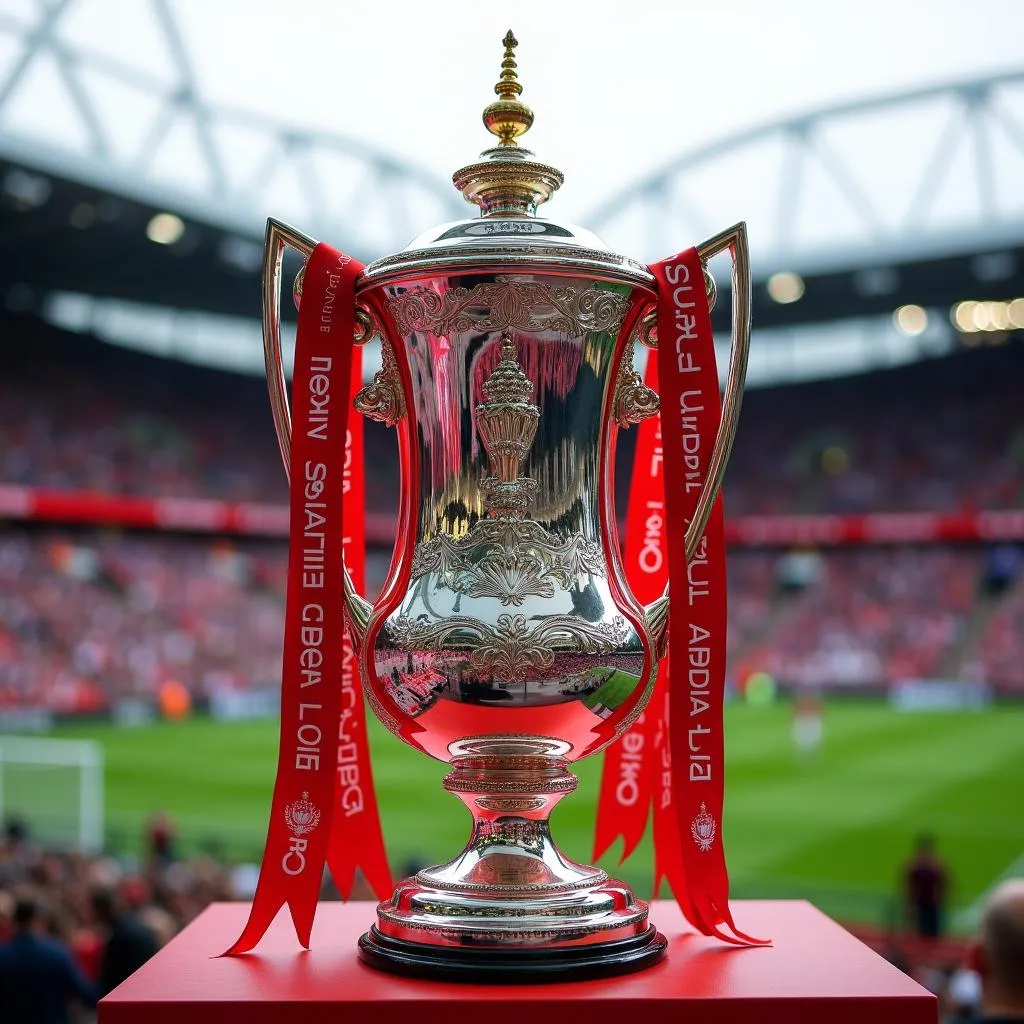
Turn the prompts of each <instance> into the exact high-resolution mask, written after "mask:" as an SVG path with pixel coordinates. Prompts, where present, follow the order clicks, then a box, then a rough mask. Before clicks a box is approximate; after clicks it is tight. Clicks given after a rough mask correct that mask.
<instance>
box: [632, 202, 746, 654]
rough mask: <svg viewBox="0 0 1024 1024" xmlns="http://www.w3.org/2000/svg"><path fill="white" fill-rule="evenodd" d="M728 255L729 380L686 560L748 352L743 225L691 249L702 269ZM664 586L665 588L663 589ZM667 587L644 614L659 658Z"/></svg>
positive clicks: (707, 511)
mask: <svg viewBox="0 0 1024 1024" xmlns="http://www.w3.org/2000/svg"><path fill="white" fill-rule="evenodd" d="M726 249H728V250H729V256H730V257H731V259H732V346H731V348H730V351H729V375H728V377H727V378H726V383H725V397H724V399H723V401H722V422H721V425H720V426H719V428H718V436H717V437H716V438H715V446H714V448H713V449H712V451H711V461H710V462H709V463H708V475H707V479H706V480H705V481H704V488H703V490H702V491H701V492H700V496H699V497H698V499H697V506H696V508H695V509H694V513H693V519H691V520H690V525H689V526H688V527H687V530H686V558H687V561H689V559H690V558H692V557H693V553H694V551H695V550H696V549H697V544H698V542H699V541H700V538H701V536H702V535H703V533H704V528H705V527H706V526H707V524H708V519H709V518H710V517H711V510H712V508H714V504H715V500H716V499H717V498H718V493H719V491H721V489H722V478H723V477H724V476H725V467H726V464H727V463H728V461H729V455H730V454H731V452H732V443H733V440H734V439H735V437H736V426H737V424H738V423H739V418H740V405H741V404H742V402H743V385H744V383H745V381H746V379H747V355H748V353H749V351H750V255H749V253H748V250H747V225H746V223H745V222H744V221H740V222H739V223H738V224H734V225H733V226H732V227H731V228H727V229H726V230H725V231H723V232H721V233H720V234H718V235H715V236H714V238H709V239H708V240H707V241H706V242H702V243H701V244H700V245H698V246H697V254H698V255H699V256H700V259H701V262H702V263H704V264H706V263H707V262H708V260H710V259H711V258H712V257H713V256H717V255H718V254H719V253H721V252H724V251H725V250H726ZM669 585H670V584H669ZM669 585H666V587H665V593H664V594H662V596H661V597H659V598H658V599H657V600H655V601H652V602H651V604H649V605H648V606H647V608H646V609H645V611H646V616H647V625H648V628H649V629H650V632H651V639H652V640H653V641H654V645H655V648H656V649H657V651H658V652H659V653H663V651H664V646H665V633H666V629H667V627H668V607H669V605H668V601H669Z"/></svg>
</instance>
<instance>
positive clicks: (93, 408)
mask: <svg viewBox="0 0 1024 1024" xmlns="http://www.w3.org/2000/svg"><path fill="white" fill-rule="evenodd" d="M10 323H11V326H10V328H9V330H10V334H9V337H10V338H11V339H12V341H13V339H17V343H16V344H15V343H12V344H10V345H9V346H8V348H7V350H6V353H5V358H6V362H5V374H4V377H3V380H2V381H0V482H8V483H19V484H30V485H35V486H40V487H57V488H67V489H84V490H94V491H106V492H113V493H122V494H145V495H150V496H154V497H174V498H199V497H208V498H220V499H224V500H236V501H263V502H284V501H285V500H286V488H285V483H284V476H283V474H282V472H281V469H280V462H279V456H278V452H277V442H276V440H275V438H274V436H273V429H272V426H271V420H270V413H269V409H268V406H267V398H266V390H265V386H264V384H263V383H262V381H260V380H258V379H256V378H252V377H245V376H241V375H238V374H229V373H225V372H221V371H217V370H211V369H207V368H203V367H198V366H191V365H187V364H183V363H177V362H174V361H170V360H164V359H158V358H155V357H153V356H148V355H144V354H141V353H138V352H132V351H127V350H123V349H119V348H114V347H112V346H109V345H107V344H104V343H102V342H99V341H96V340H94V339H91V338H89V337H88V336H83V335H76V334H72V333H69V332H66V331H61V330H59V329H57V328H54V327H51V326H48V325H46V324H44V323H43V322H41V321H39V320H36V319H34V318H30V317H18V318H12V320H11V322H10ZM1022 342H1024V337H1022V336H1021V335H1020V334H1019V333H1018V334H1014V335H1011V336H1010V337H1009V338H1008V340H1007V341H1006V343H1005V344H1003V345H1001V346H999V347H997V348H985V349H982V350H976V351H970V350H965V351H963V352H961V353H959V354H958V355H956V356H953V357H949V358H946V359H937V360H933V361H928V362H923V363H918V364H915V365H912V366H909V367H903V368H900V369H896V370H891V371H887V372H875V373H871V374H865V375H861V376H855V377H847V378H838V379H833V380H826V381H816V382H814V383H809V384H799V385H792V386H788V387H777V388H770V389H758V390H753V391H751V392H750V393H749V394H748V395H747V397H746V399H745V402H744V409H743V418H742V421H741V427H740V430H739V433H738V435H737V440H736V446H735V452H734V455H733V459H732V461H731V463H730V466H729V472H728V476H727V482H726V502H727V509H728V512H729V514H730V515H733V516H735V515H749V514H781V513H835V514H839V513H853V512H865V511H874V512H880V511H899V512H907V511H919V510H927V511H933V512H943V511H962V510H975V509H983V508H988V509H1009V508H1019V507H1020V506H1021V504H1022V501H1024V423H1022V422H1021V421H1020V417H1019V415H1018V414H1017V401H1018V398H1019V396H1018V391H1019V385H1018V381H1019V380H1020V379H1021V374H1022V373H1024V344H1022ZM908 395H914V396H915V397H914V400H913V401H908V400H907V396H908ZM633 436H634V433H633V432H630V433H627V434H626V435H625V436H624V437H622V439H621V442H620V445H619V448H620V454H621V461H620V468H621V470H622V471H621V472H620V473H619V475H618V481H617V487H618V492H619V493H618V498H619V502H620V506H622V505H623V504H624V501H625V496H626V494H627V493H628V487H629V476H628V463H629V458H630V451H631V445H632V439H633ZM394 452H395V449H394V442H393V439H392V437H391V436H390V435H389V434H388V433H387V432H386V431H385V430H384V429H383V428H381V427H380V426H379V425H377V424H375V423H372V422H370V423H367V458H366V468H367V473H368V479H367V504H368V506H369V508H370V509H371V510H372V511H375V512H380V513H393V512H394V509H395V503H396V501H397V490H398V482H397V473H398V470H397V465H396V461H395V454H394Z"/></svg>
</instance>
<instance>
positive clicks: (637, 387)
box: [612, 343, 661, 430]
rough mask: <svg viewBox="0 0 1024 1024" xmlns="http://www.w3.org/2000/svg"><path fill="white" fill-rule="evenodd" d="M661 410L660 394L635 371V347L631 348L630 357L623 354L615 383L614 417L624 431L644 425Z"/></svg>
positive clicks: (631, 346)
mask: <svg viewBox="0 0 1024 1024" xmlns="http://www.w3.org/2000/svg"><path fill="white" fill-rule="evenodd" d="M660 408H661V399H660V398H659V397H658V393H657V392H656V391H655V390H654V389H653V388H649V387H648V386H647V385H646V384H644V382H643V378H642V377H641V376H640V374H639V373H637V372H636V370H635V369H633V345H632V343H630V346H629V357H628V358H627V357H626V354H625V353H623V356H622V362H621V363H619V375H618V377H617V378H616V381H615V396H614V398H613V399H612V416H613V417H614V418H615V422H616V423H618V425H619V426H620V427H622V428H623V429H624V430H625V429H628V428H629V427H630V426H631V425H632V424H634V423H642V422H643V421H644V420H646V419H649V418H650V417H651V416H654V415H656V414H657V412H658V410H659V409H660Z"/></svg>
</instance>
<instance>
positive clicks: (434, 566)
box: [412, 519, 606, 607]
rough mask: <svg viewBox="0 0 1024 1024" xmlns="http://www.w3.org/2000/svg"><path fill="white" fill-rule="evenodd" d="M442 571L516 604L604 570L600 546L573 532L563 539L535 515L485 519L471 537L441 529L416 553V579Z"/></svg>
mask: <svg viewBox="0 0 1024 1024" xmlns="http://www.w3.org/2000/svg"><path fill="white" fill-rule="evenodd" d="M428 573H437V574H438V583H439V584H440V585H441V586H444V587H447V588H448V589H449V590H452V591H453V592H455V593H458V594H468V595H469V596H470V597H496V598H499V599H500V600H501V603H502V604H503V605H506V606H507V605H515V606H516V607H518V606H519V605H521V604H522V603H523V601H524V600H525V599H526V598H527V597H531V596H537V597H552V596H553V595H554V593H555V586H556V585H557V586H559V587H561V588H562V589H563V590H568V589H569V588H570V587H572V586H575V584H576V583H577V581H578V580H579V578H580V577H581V576H601V577H604V576H605V574H606V568H605V561H604V554H603V552H602V551H601V548H600V545H598V544H595V543H594V542H593V541H588V540H585V539H584V538H583V537H580V536H574V537H569V538H568V539H567V540H564V541H560V540H559V539H558V538H557V537H555V536H553V535H552V534H551V533H549V532H548V531H547V530H545V529H544V527H543V526H541V525H540V524H539V523H535V522H533V521H532V520H524V521H520V522H516V521H515V520H512V521H510V520H507V519H481V520H480V521H479V522H478V523H476V525H475V526H474V527H473V529H472V530H471V531H470V533H469V534H467V536H465V537H463V538H460V539H459V540H454V539H453V538H452V537H449V536H448V535H447V534H444V533H442V534H438V535H437V536H436V537H434V538H433V539H432V540H429V541H427V542H426V543H425V544H418V545H417V546H416V550H415V552H414V553H413V560H412V578H413V579H414V580H417V579H419V578H420V577H422V576H425V575H427V574H428Z"/></svg>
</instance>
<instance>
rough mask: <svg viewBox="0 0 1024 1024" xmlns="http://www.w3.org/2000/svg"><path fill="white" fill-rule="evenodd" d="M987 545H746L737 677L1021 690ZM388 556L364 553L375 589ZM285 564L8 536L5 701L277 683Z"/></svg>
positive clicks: (247, 549)
mask: <svg viewBox="0 0 1024 1024" xmlns="http://www.w3.org/2000/svg"><path fill="white" fill-rule="evenodd" d="M986 555H987V553H986V552H985V551H982V550H979V549H977V548H963V549H953V548H934V547H921V548H914V547H891V548H878V549H869V550H864V549H860V550H838V551H827V552H810V551H804V552H781V553H780V552H767V551H761V552H759V551H743V550H738V551H734V552H733V553H731V555H730V558H729V563H728V565H729V577H730V601H729V615H730V628H729V656H730V674H731V676H732V678H733V679H734V681H737V682H739V683H742V681H743V680H744V679H745V678H746V677H747V676H748V675H749V674H750V673H751V672H754V671H758V672H767V673H769V674H770V675H771V676H772V677H773V678H774V679H775V680H776V681H777V682H779V683H781V684H784V685H789V686H806V687H811V688H818V687H822V686H846V687H864V688H882V687H884V686H885V685H886V684H888V683H891V682H894V681H898V680H902V679H920V678H927V677H934V676H936V675H940V676H943V675H944V674H945V677H948V674H949V673H953V674H959V675H961V676H962V677H964V678H968V679H972V680H982V681H985V682H989V683H992V684H996V685H998V686H999V687H1000V688H1002V689H1003V690H1007V691H1015V692H1018V693H1020V692H1024V675H1022V669H1021V665H1022V664H1024V572H1021V571H1019V570H1018V572H1017V575H1016V576H1015V577H1014V578H1013V579H1011V580H1009V581H1006V580H1004V581H1003V583H1002V585H1001V587H1000V588H997V590H996V591H992V590H991V587H990V586H989V583H990V578H989V577H990V574H989V569H990V565H989V562H990V559H988V558H987V557H986ZM389 557H390V553H389V552H383V551H374V552H372V553H371V555H370V557H369V559H368V565H367V580H368V588H369V592H370V594H371V596H372V595H373V594H374V593H375V592H376V589H377V588H378V587H379V586H380V585H381V582H382V581H383V578H384V575H385V571H386V568H387V563H388V560H389ZM286 569H287V552H286V548H285V545H284V543H283V542H271V541H265V542H261V541H253V540H247V541H228V540H223V539H208V538H195V537H192V538H190V537H174V536H167V535H160V536H153V535H148V534H135V535H132V534H127V535H126V534H118V533H114V532H103V531H98V530H94V529H87V530H75V531H72V530H55V529H52V528H48V529H33V530H26V529H24V528H16V529H10V530H7V531H3V532H0V710H3V709H5V708H7V709H9V708H26V707H33V708H43V709H46V710H48V711H51V712H54V713H58V714H60V713H64V714H71V713H83V712H93V711H105V710H110V709H111V708H112V706H113V705H114V704H116V703H117V702H118V701H120V700H124V699H126V698H140V699H143V700H146V701H150V702H153V703H159V704H162V703H163V702H164V700H165V699H166V698H167V695H168V693H170V694H171V696H173V694H174V693H175V692H179V691H180V693H181V694H182V695H183V698H184V699H185V701H186V703H189V704H195V703H196V702H204V701H205V702H209V701H212V700H214V699H216V698H217V697H218V696H223V695H225V694H235V693H243V692H247V691H254V690H255V691H266V692H276V691H277V689H278V687H279V680H280V667H281V645H282V635H283V611H284V594H285V577H286ZM961 662H962V664H961Z"/></svg>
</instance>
